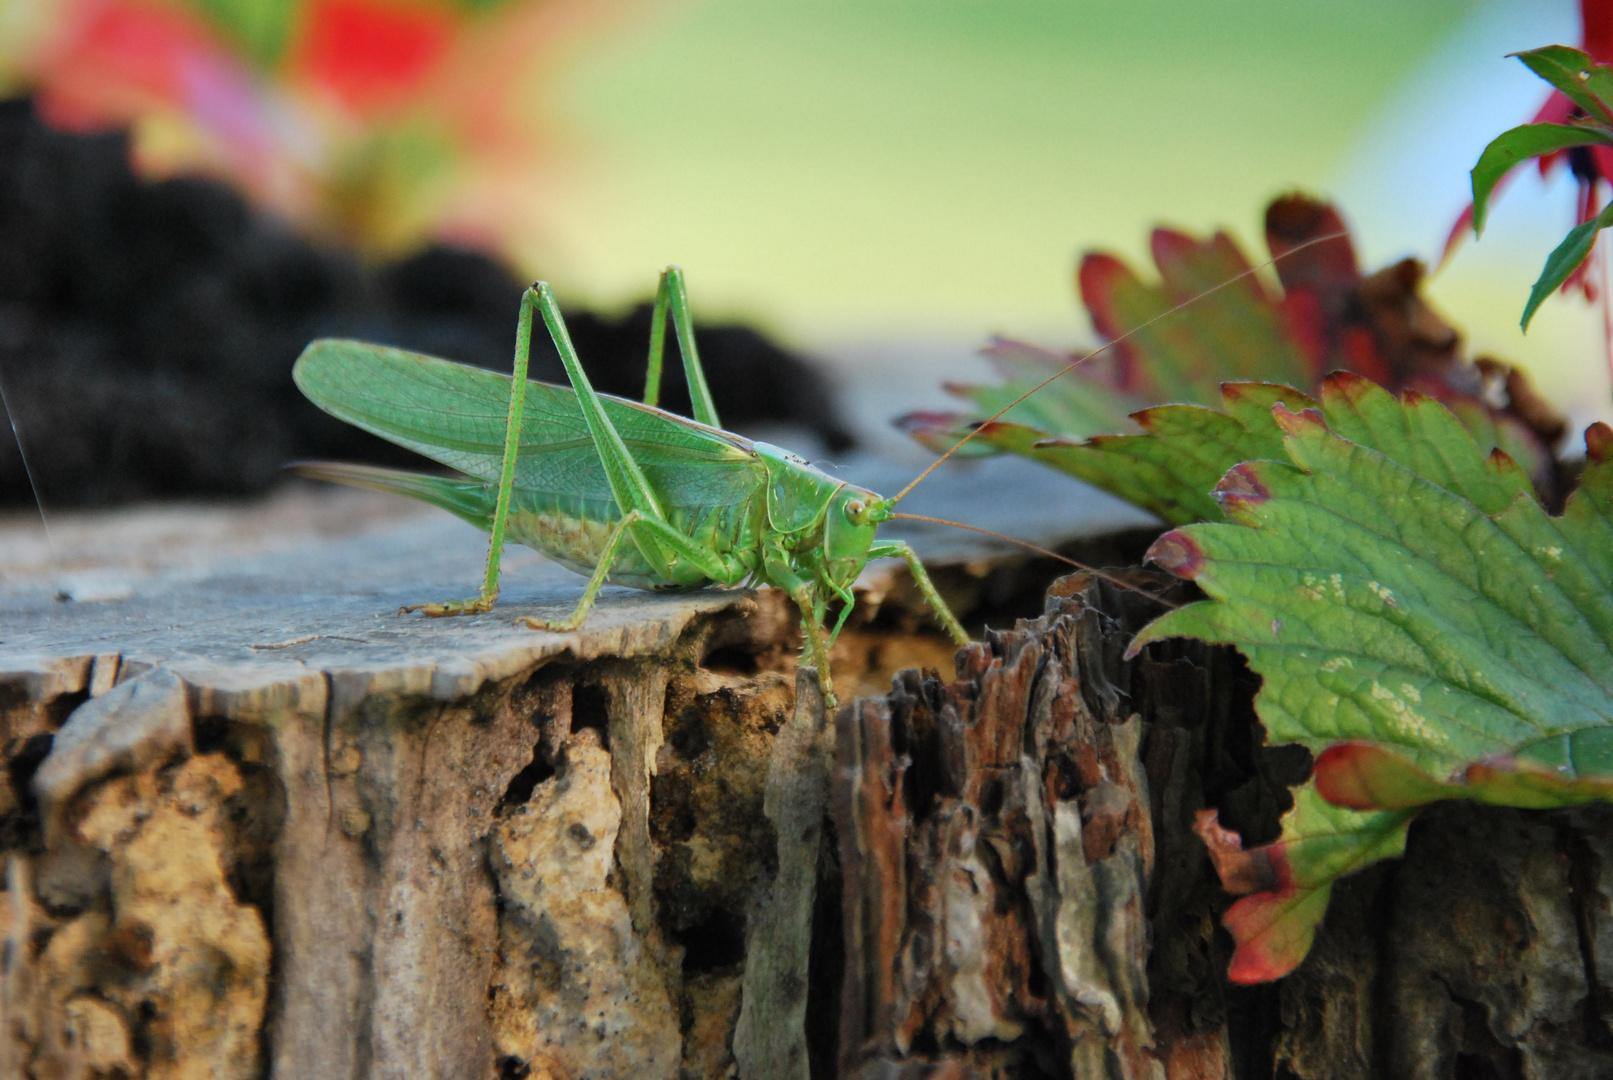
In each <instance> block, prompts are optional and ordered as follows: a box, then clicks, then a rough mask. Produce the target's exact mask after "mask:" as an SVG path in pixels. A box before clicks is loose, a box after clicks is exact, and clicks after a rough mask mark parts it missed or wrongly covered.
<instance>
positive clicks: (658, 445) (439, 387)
mask: <svg viewBox="0 0 1613 1080" xmlns="http://www.w3.org/2000/svg"><path fill="white" fill-rule="evenodd" d="M291 375H292V378H293V379H294V380H295V381H296V383H297V387H298V388H299V389H300V390H302V392H303V393H304V394H305V395H307V397H308V399H309V400H310V401H312V402H313V403H314V404H315V405H318V406H319V407H320V408H321V409H324V410H325V411H326V412H328V413H330V414H331V415H332V416H334V417H336V418H337V419H339V420H344V421H346V422H347V423H349V424H352V425H353V426H354V427H358V428H362V429H364V430H365V431H368V432H370V433H371V434H374V435H379V436H381V438H383V439H386V440H387V441H389V442H393V443H396V444H397V445H399V446H403V447H406V448H408V449H410V450H414V451H416V452H417V453H421V454H424V455H425V456H427V457H429V458H431V459H432V460H434V461H439V462H441V463H442V464H444V465H447V466H448V467H449V468H453V469H458V470H459V471H460V472H462V473H465V474H467V475H469V476H474V477H477V478H479V479H482V480H486V481H489V482H496V481H497V480H498V475H499V466H500V464H501V462H502V461H503V457H504V424H505V419H506V417H507V416H508V415H509V408H510V377H509V376H508V375H501V374H499V373H497V372H493V371H486V370H484V369H482V368H476V367H470V366H468V365H465V364H456V363H453V362H451V361H448V360H439V359H437V358H435V357H431V356H422V355H420V354H419V353H411V352H405V351H403V350H402V349H391V348H387V347H385V346H381V345H371V344H368V343H366V342H361V341H344V340H337V339H325V340H321V341H316V342H314V343H312V344H311V345H309V346H308V347H307V348H306V349H304V350H303V353H302V356H300V357H299V358H298V359H297V364H296V366H295V367H294V368H293V369H292V372H291ZM600 400H601V401H603V402H604V405H605V412H606V413H607V414H608V415H609V416H610V419H611V423H612V424H614V425H615V426H616V430H617V431H618V432H620V433H621V436H622V440H623V441H624V442H625V443H626V444H627V448H628V450H629V451H631V452H632V454H633V457H634V458H635V460H637V461H638V463H639V467H640V468H642V469H643V470H644V474H645V477H646V479H648V480H649V482H650V485H651V486H652V487H653V488H654V489H655V491H656V494H657V495H658V496H659V498H660V499H661V500H662V505H664V506H666V507H667V508H668V509H670V508H671V507H674V506H686V507H693V506H714V505H725V504H737V503H740V502H743V501H744V500H745V499H747V498H749V497H750V496H751V495H752V494H754V493H755V491H756V490H757V487H758V486H759V485H760V484H761V483H763V482H764V481H765V476H766V473H765V470H764V468H763V467H762V465H761V462H760V460H759V459H758V458H757V456H756V454H755V451H754V450H753V449H752V447H751V443H750V441H749V440H747V439H744V438H741V437H740V436H738V435H734V434H732V433H730V432H726V431H721V430H719V429H717V428H712V427H707V426H705V425H704V424H699V423H696V422H695V421H693V420H686V419H684V418H683V417H680V416H674V415H673V414H671V413H668V412H664V411H662V410H660V409H655V408H651V407H649V406H647V405H641V404H639V403H638V402H634V401H624V400H623V399H621V398H616V397H611V396H610V395H608V394H601V395H600ZM515 486H516V487H517V488H519V489H522V490H524V491H528V492H534V493H538V494H544V495H557V496H570V497H573V498H582V499H587V500H603V501H607V502H614V500H613V499H612V496H611V490H610V484H609V482H608V481H607V480H606V478H605V470H604V467H603V466H602V465H601V464H600V460H599V451H598V450H596V449H595V448H594V443H593V440H592V439H591V438H590V437H589V435H588V428H587V425H586V424H584V423H583V416H582V410H581V409H580V408H579V407H578V405H577V395H576V392H575V391H574V390H572V389H571V388H570V387H567V386H553V385H550V384H549V383H541V382H529V383H528V384H527V394H526V408H525V410H524V412H523V414H522V417H521V449H520V454H519V457H518V458H517V460H516V472H515Z"/></svg>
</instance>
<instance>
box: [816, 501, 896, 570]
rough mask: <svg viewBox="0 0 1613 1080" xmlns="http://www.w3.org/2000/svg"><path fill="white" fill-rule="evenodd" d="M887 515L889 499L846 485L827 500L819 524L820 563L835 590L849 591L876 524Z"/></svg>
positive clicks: (863, 561)
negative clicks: (821, 541)
mask: <svg viewBox="0 0 1613 1080" xmlns="http://www.w3.org/2000/svg"><path fill="white" fill-rule="evenodd" d="M889 516H890V504H889V500H886V499H882V498H880V497H879V496H878V495H875V494H874V493H873V492H872V491H868V490H867V489H865V488H860V487H854V486H852V485H851V484H846V485H844V486H842V487H841V488H840V490H839V491H836V492H835V494H834V497H833V498H832V499H830V500H829V513H828V514H827V515H826V516H825V518H824V522H823V564H824V569H825V570H826V571H827V573H828V577H829V580H830V581H831V582H832V583H833V584H834V585H835V586H836V587H837V588H839V589H849V588H851V583H852V582H853V581H856V580H857V575H858V574H860V573H862V568H863V566H865V565H866V564H867V562H868V549H869V548H870V547H871V546H872V545H873V543H874V533H875V532H876V531H877V530H878V529H879V523H880V522H882V521H884V520H885V519H886V518H887V517H889Z"/></svg>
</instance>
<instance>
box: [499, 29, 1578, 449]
mask: <svg viewBox="0 0 1613 1080" xmlns="http://www.w3.org/2000/svg"><path fill="white" fill-rule="evenodd" d="M1577 36H1578V18H1577V11H1576V8H1575V6H1574V4H1573V3H1572V2H1571V0H1570V2H1560V0H1540V2H1530V3H1508V2H1495V0H1491V2H1475V0H1410V2H1408V0H1354V2H1351V3H1342V4H1310V3H1292V2H1284V0H1240V2H1226V3H1196V2H1187V0H1135V2H1129V3H1115V2H1112V0H992V2H986V0H873V2H870V0H862V2H852V0H809V2H797V3H790V4H784V3H770V2H762V0H679V2H675V3H674V2H665V3H661V4H659V5H657V6H653V7H651V8H649V9H648V10H645V9H643V8H640V9H637V10H635V11H633V12H631V13H629V14H628V15H627V16H624V17H622V18H619V19H617V20H615V21H613V22H611V23H609V24H607V25H604V26H602V27H599V28H596V29H595V30H594V31H593V32H591V33H590V34H589V35H588V36H587V37H586V38H585V39H584V40H583V41H581V42H580V43H578V44H577V45H576V46H575V47H574V48H572V49H571V50H569V51H568V53H567V54H566V55H565V56H564V57H563V58H562V67H561V70H560V71H559V72H558V73H557V74H553V75H552V79H553V81H551V82H549V84H548V87H547V89H546V92H545V98H546V103H545V109H546V110H547V112H548V114H549V117H550V123H551V126H552V130H553V131H554V132H555V137H556V139H557V140H558V145H557V146H556V148H555V149H556V153H555V154H554V156H553V157H552V158H551V162H552V165H551V168H552V170H553V171H552V173H551V174H550V175H547V176H545V177H544V178H543V184H542V191H543V192H544V196H543V197H544V198H545V199H547V200H548V203H549V204H548V205H547V206H546V207H545V208H544V213H543V215H542V217H543V220H544V223H545V231H544V232H543V234H542V235H541V236H540V237H539V238H538V241H537V243H538V248H537V249H534V250H532V251H531V252H530V254H529V255H527V256H526V258H525V260H524V261H528V262H529V263H530V264H531V265H533V266H537V267H541V268H542V269H543V272H544V273H545V274H546V275H548V276H550V277H551V278H552V279H553V280H554V281H555V282H556V284H557V286H559V287H560V288H561V289H562V290H563V292H564V293H565V294H566V295H567V296H569V297H571V298H573V299H575V300H579V301H584V302H589V303H605V304H612V303H626V302H627V301H628V300H629V299H631V298H634V297H638V296H642V295H643V294H644V293H645V291H646V290H647V289H648V288H649V286H650V283H651V281H652V279H653V275H654V273H655V271H656V269H657V268H658V267H659V266H660V265H662V264H664V263H667V262H678V263H680V264H681V265H683V266H684V267H685V268H686V269H687V270H688V272H689V275H690V281H691V289H692V295H693V297H694V301H695V303H696V305H697V308H698V310H699V311H700V312H701V313H702V314H704V315H706V316H713V315H719V316H735V317H743V318H748V319H754V320H757V321H758V322H760V323H761V324H762V325H764V326H766V327H768V328H770V329H773V330H776V331H778V332H780V333H782V334H784V335H785V336H786V337H787V338H789V339H790V340H792V341H793V342H795V343H797V344H800V345H804V346H806V347H808V348H817V349H819V350H821V351H826V352H828V353H831V354H832V353H837V352H838V353H841V354H849V355H853V356H863V355H873V354H868V353H866V351H864V352H861V353H860V352H859V349H862V348H863V347H864V346H866V345H867V344H868V343H871V342H879V341H885V342H895V341H902V342H907V343H909V348H908V349H907V350H906V351H905V352H904V353H903V354H902V355H904V356H906V357H908V358H909V360H910V361H911V362H910V363H909V364H907V365H905V366H904V365H903V364H901V363H900V361H899V360H893V361H892V362H893V363H895V364H896V366H897V367H899V368H904V371H905V370H911V372H912V374H913V375H915V376H919V375H923V374H924V373H926V372H934V373H936V374H942V375H957V374H967V373H968V369H967V365H966V363H965V361H964V360H963V359H961V358H962V357H964V356H966V355H967V352H968V348H969V346H970V345H972V344H973V343H977V342H979V341H980V340H982V339H983V337H984V336H985V335H986V334H988V333H993V332H1006V333H1013V334H1016V335H1020V336H1025V337H1030V338H1034V339H1037V340H1039V341H1042V342H1044V343H1047V344H1055V345H1075V344H1079V343H1081V342H1082V341H1084V340H1087V339H1088V333H1089V330H1088V326H1087V323H1086V318H1085V315H1084V313H1083V312H1082V311H1081V309H1080V308H1079V305H1078V304H1077V303H1076V301H1075V296H1074V290H1073V286H1072V280H1071V279H1072V268H1073V266H1074V263H1075V260H1076V258H1077V256H1078V254H1079V253H1080V252H1081V251H1083V250H1086V249H1089V248H1095V247H1096V248H1105V249H1109V250H1112V251H1116V252H1118V253H1120V254H1122V255H1124V256H1126V257H1128V258H1131V259H1133V260H1139V261H1140V260H1141V259H1142V258H1143V256H1144V252H1145V250H1146V242H1147V234H1148V230H1149V229H1150V228H1151V227H1152V226H1153V225H1154V224H1156V223H1160V222H1165V223H1170V224H1172V225H1175V226H1177V227H1180V228H1184V229H1187V230H1189V231H1193V232H1208V231H1211V230H1213V229H1214V228H1216V227H1219V226H1227V227H1230V228H1232V229H1233V230H1234V232H1235V233H1236V234H1237V235H1238V236H1239V238H1240V240H1242V241H1243V242H1244V244H1245V246H1246V247H1247V248H1249V249H1250V250H1251V251H1252V252H1257V253H1259V254H1260V255H1261V257H1263V256H1264V250H1263V245H1262V244H1260V242H1259V236H1260V233H1259V221H1260V215H1261V212H1262V210H1263V208H1264V205H1265V203H1266V201H1267V200H1268V199H1269V198H1270V197H1271V196H1272V195H1274V194H1276V193H1278V192H1280V191H1283V190H1287V189H1290V188H1294V187H1299V188H1304V189H1307V190H1310V191H1315V192H1320V193H1322V194H1324V195H1328V196H1332V197H1335V198H1337V199H1338V200H1339V201H1340V205H1341V207H1342V208H1343V210H1344V212H1345V214H1346V216H1347V218H1348V219H1349V220H1350V222H1351V223H1352V225H1353V226H1354V227H1355V229H1356V233H1357V242H1358V247H1359V250H1360V253H1361V255H1362V258H1363V262H1364V263H1365V264H1366V267H1367V268H1369V269H1373V268H1376V267H1377V266H1380V265H1382V264H1383V263H1385V262H1387V261H1389V260H1391V259H1394V258H1398V257H1400V256H1403V255H1408V254H1410V255H1417V256H1419V257H1421V258H1423V259H1425V260H1426V261H1430V262H1432V261H1435V260H1437V257H1438V253H1439V250H1440V247H1441V245H1442V243H1443V241H1444V238H1445V234H1446V231H1447V229H1448V228H1449V225H1450V222H1451V221H1452V220H1453V219H1454V217H1455V215H1456V213H1457V212H1458V211H1459V210H1460V208H1461V207H1462V205H1463V204H1464V203H1465V202H1466V198H1467V188H1466V185H1467V170H1468V168H1469V167H1470V166H1471V165H1472V163H1473V161H1474V160H1475V158H1476V156H1477V154H1478V151H1479V150H1480V149H1481V148H1482V147H1483V145H1484V144H1485V142H1487V141H1488V139H1489V138H1491V137H1493V136H1494V135H1495V134H1498V133H1499V132H1500V131H1501V130H1502V129H1503V128H1505V127H1507V126H1511V125H1512V124H1515V123H1519V122H1522V121H1524V120H1526V119H1528V118H1529V116H1530V115H1531V114H1532V113H1533V111H1534V109H1535V108H1536V107H1537V106H1538V104H1539V102H1540V101H1542V100H1544V96H1545V86H1544V84H1543V83H1541V82H1539V81H1538V80H1536V79H1535V78H1534V77H1533V76H1531V75H1529V73H1528V72H1527V71H1525V70H1524V69H1523V68H1522V66H1521V65H1519V64H1518V63H1517V62H1516V61H1515V60H1508V59H1505V54H1506V53H1507V52H1509V51H1512V50H1516V49H1522V48H1528V47H1532V46H1536V45H1541V44H1546V43H1550V42H1554V41H1564V42H1570V43H1572V42H1574V41H1576V40H1577ZM1541 187H1542V186H1541V185H1540V183H1539V182H1538V181H1537V180H1536V179H1535V178H1534V177H1532V176H1531V177H1525V178H1522V179H1521V180H1520V181H1518V182H1516V183H1514V185H1513V190H1512V191H1510V192H1508V194H1507V196H1506V198H1504V199H1503V200H1502V201H1501V203H1500V204H1499V206H1498V209H1497V211H1496V213H1495V215H1494V225H1493V226H1492V229H1491V231H1490V233H1489V234H1487V235H1486V237H1485V238H1484V240H1483V241H1482V242H1480V243H1478V244H1474V243H1472V242H1469V243H1468V244H1466V245H1465V246H1464V247H1463V248H1462V249H1461V250H1459V251H1458V252H1457V254H1456V256H1455V258H1454V260H1453V262H1452V264H1451V265H1450V267H1448V268H1447V269H1446V271H1445V272H1444V273H1443V274H1441V275H1440V276H1439V277H1438V278H1437V279H1436V280H1435V281H1434V283H1433V286H1432V290H1431V293H1432V296H1433V297H1434V299H1435V302H1436V303H1437V304H1439V305H1440V307H1441V308H1442V309H1443V310H1444V311H1445V312H1446V313H1447V315H1449V316H1450V317H1451V318H1452V320H1453V321H1455V322H1456V323H1457V324H1458V325H1459V326H1460V327H1462V328H1463V329H1464V330H1465V331H1466V332H1467V333H1468V334H1469V336H1470V340H1472V341H1473V343H1474V348H1475V349H1476V350H1477V351H1489V352H1493V353H1496V354H1499V355H1503V356H1505V357H1507V358H1509V359H1513V360H1516V361H1521V362H1523V363H1525V364H1527V365H1528V366H1530V367H1532V368H1533V369H1534V370H1535V371H1536V372H1537V375H1538V377H1539V378H1540V379H1541V381H1542V382H1543V383H1544V384H1545V386H1546V388H1547V389H1548V391H1549V392H1550V393H1551V394H1552V395H1553V396H1554V397H1556V398H1557V399H1558V400H1560V401H1563V402H1565V403H1567V404H1571V405H1573V406H1575V409H1576V419H1578V418H1580V417H1581V416H1582V415H1583V413H1584V410H1586V409H1587V408H1591V407H1598V406H1599V405H1600V403H1602V402H1606V401H1607V400H1608V394H1607V387H1606V382H1607V376H1606V374H1605V371H1604V370H1603V369H1604V365H1603V363H1602V344H1601V330H1600V315H1599V314H1598V312H1597V311H1595V310H1594V309H1591V308H1589V307H1587V306H1586V305H1585V304H1584V303H1583V302H1582V301H1580V300H1577V299H1560V300H1557V301H1554V302H1552V303H1550V304H1548V306H1547V308H1546V309H1545V310H1544V311H1543V312H1542V314H1541V316H1540V318H1539V319H1538V320H1537V321H1536V323H1535V325H1534V328H1533V330H1532V331H1531V333H1530V335H1529V336H1528V338H1527V339H1525V338H1524V337H1523V335H1521V333H1520V332H1519V331H1518V329H1517V317H1518V314H1519V313H1520V312H1521V310H1522V306H1523V301H1524V298H1525V296H1526V295H1527V291H1528V286H1529V284H1530V283H1531V282H1532V281H1533V279H1534V277H1535V275H1536V274H1537V273H1538V271H1539V267H1540V264H1541V262H1542V260H1543V259H1544V257H1545V254H1546V252H1548V251H1549V250H1550V249H1551V247H1552V246H1553V245H1554V244H1555V242H1556V240H1557V239H1558V238H1560V236H1561V234H1562V231H1563V229H1564V228H1565V227H1566V225H1567V224H1569V223H1571V215H1572V200H1571V185H1566V184H1565V183H1562V182H1559V183H1558V184H1555V185H1553V188H1552V190H1546V191H1542V190H1541ZM523 254H525V253H523ZM879 355H880V356H882V357H883V356H887V355H894V354H890V353H889V352H888V351H887V352H881V353H879ZM902 377H904V378H905V377H906V375H905V374H903V375H902ZM933 385H934V375H930V376H929V378H928V386H924V387H921V386H918V385H915V386H914V390H915V392H919V391H923V390H927V389H929V388H930V387H933Z"/></svg>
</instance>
